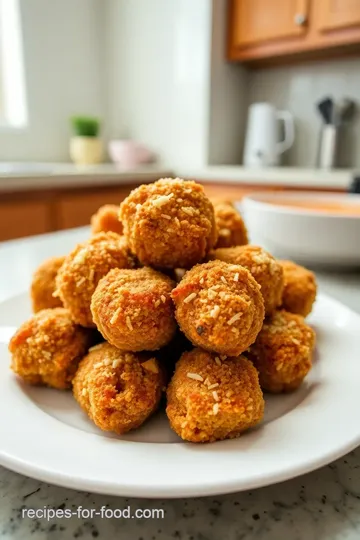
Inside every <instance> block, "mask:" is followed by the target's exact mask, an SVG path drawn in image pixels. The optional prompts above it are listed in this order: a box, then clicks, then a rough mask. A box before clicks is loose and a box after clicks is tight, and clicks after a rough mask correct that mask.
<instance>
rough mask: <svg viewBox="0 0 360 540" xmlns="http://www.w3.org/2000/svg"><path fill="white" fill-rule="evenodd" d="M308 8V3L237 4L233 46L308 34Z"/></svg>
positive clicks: (240, 0)
mask: <svg viewBox="0 0 360 540" xmlns="http://www.w3.org/2000/svg"><path fill="white" fill-rule="evenodd" d="M308 8H309V6H308V0H233V9H232V20H231V26H232V41H233V46H234V47H243V46H247V45H255V44H258V43H262V42H264V41H268V40H277V39H282V38H286V37H293V36H299V35H302V34H305V32H306V28H307V26H306V23H307V17H308Z"/></svg>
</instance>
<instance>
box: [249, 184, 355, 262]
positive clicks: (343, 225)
mask: <svg viewBox="0 0 360 540" xmlns="http://www.w3.org/2000/svg"><path fill="white" fill-rule="evenodd" d="M300 201H302V202H304V203H307V204H309V203H310V204H313V205H317V204H318V205H319V206H321V205H326V204H328V205H334V204H341V205H346V207H347V208H348V209H349V210H350V209H353V210H350V213H349V214H341V213H338V212H336V211H335V210H330V211H329V210H327V211H325V210H317V209H316V208H311V209H309V208H301V207H292V206H286V205H287V204H288V205H291V204H297V203H299V202H300ZM241 206H242V211H243V214H244V218H245V221H246V225H247V227H248V230H249V235H250V241H251V242H252V243H253V244H259V245H262V246H264V247H265V248H266V249H268V250H269V251H270V252H271V253H272V254H273V255H275V256H277V257H281V258H289V259H293V260H295V261H298V262H299V263H304V264H309V265H332V266H360V213H359V208H360V195H354V194H344V195H343V194H333V193H331V194H326V193H314V192H291V193H265V192H264V193H257V194H253V195H249V196H247V197H246V198H244V200H243V202H242V205H241ZM352 211H353V212H354V213H353V214H352V213H351V212H352ZM356 212H357V215H356Z"/></svg>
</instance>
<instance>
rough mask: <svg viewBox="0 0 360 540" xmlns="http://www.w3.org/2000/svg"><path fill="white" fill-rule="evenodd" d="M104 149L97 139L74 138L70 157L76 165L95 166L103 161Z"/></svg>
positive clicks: (100, 141) (71, 142)
mask: <svg viewBox="0 0 360 540" xmlns="http://www.w3.org/2000/svg"><path fill="white" fill-rule="evenodd" d="M103 154H104V147H103V143H102V140H101V139H98V138H97V137H72V138H71V139H70V157H71V159H72V161H73V162H74V163H76V165H95V164H96V163H101V162H102V160H103Z"/></svg>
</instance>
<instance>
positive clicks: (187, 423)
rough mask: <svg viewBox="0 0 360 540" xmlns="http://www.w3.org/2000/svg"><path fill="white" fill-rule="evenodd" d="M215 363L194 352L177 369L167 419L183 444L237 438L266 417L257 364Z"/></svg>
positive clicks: (237, 360)
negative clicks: (183, 441) (184, 441)
mask: <svg viewBox="0 0 360 540" xmlns="http://www.w3.org/2000/svg"><path fill="white" fill-rule="evenodd" d="M215 358H217V357H216V355H215V354H214V353H210V352H207V351H204V350H202V349H193V350H192V351H190V352H185V353H184V354H183V355H182V356H181V358H180V360H179V361H178V362H177V364H176V369H175V373H174V376H173V378H172V380H171V382H170V384H169V386H168V389H167V407H166V414H167V416H168V418H169V421H170V425H171V427H172V429H173V430H174V431H175V432H176V433H177V434H178V435H179V436H180V437H181V438H182V439H184V440H187V441H191V442H211V441H217V440H222V439H232V438H235V437H239V435H240V434H241V433H242V432H243V431H245V430H247V429H249V428H250V427H252V426H255V425H256V424H258V423H259V422H260V421H261V419H262V418H263V414H264V399H263V395H262V391H261V389H260V385H259V377H258V373H257V371H256V369H255V368H254V366H253V365H252V363H251V362H250V361H249V360H247V359H246V358H245V357H243V356H239V357H236V358H227V359H226V360H224V361H223V362H221V360H220V359H219V358H217V360H218V361H219V362H217V361H216V360H215ZM196 376H197V377H196ZM195 377H196V378H195Z"/></svg>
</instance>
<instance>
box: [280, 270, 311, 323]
mask: <svg viewBox="0 0 360 540" xmlns="http://www.w3.org/2000/svg"><path fill="white" fill-rule="evenodd" d="M279 263H280V265H281V266H282V268H283V270H284V282H285V287H284V291H283V295H282V307H283V309H285V310H286V311H290V313H298V314H299V315H302V316H303V317H306V316H307V315H309V313H311V310H312V307H313V304H314V302H315V298H316V291H317V285H316V278H315V274H313V272H310V270H307V268H304V267H303V266H300V265H298V264H295V263H294V262H292V261H279Z"/></svg>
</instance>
